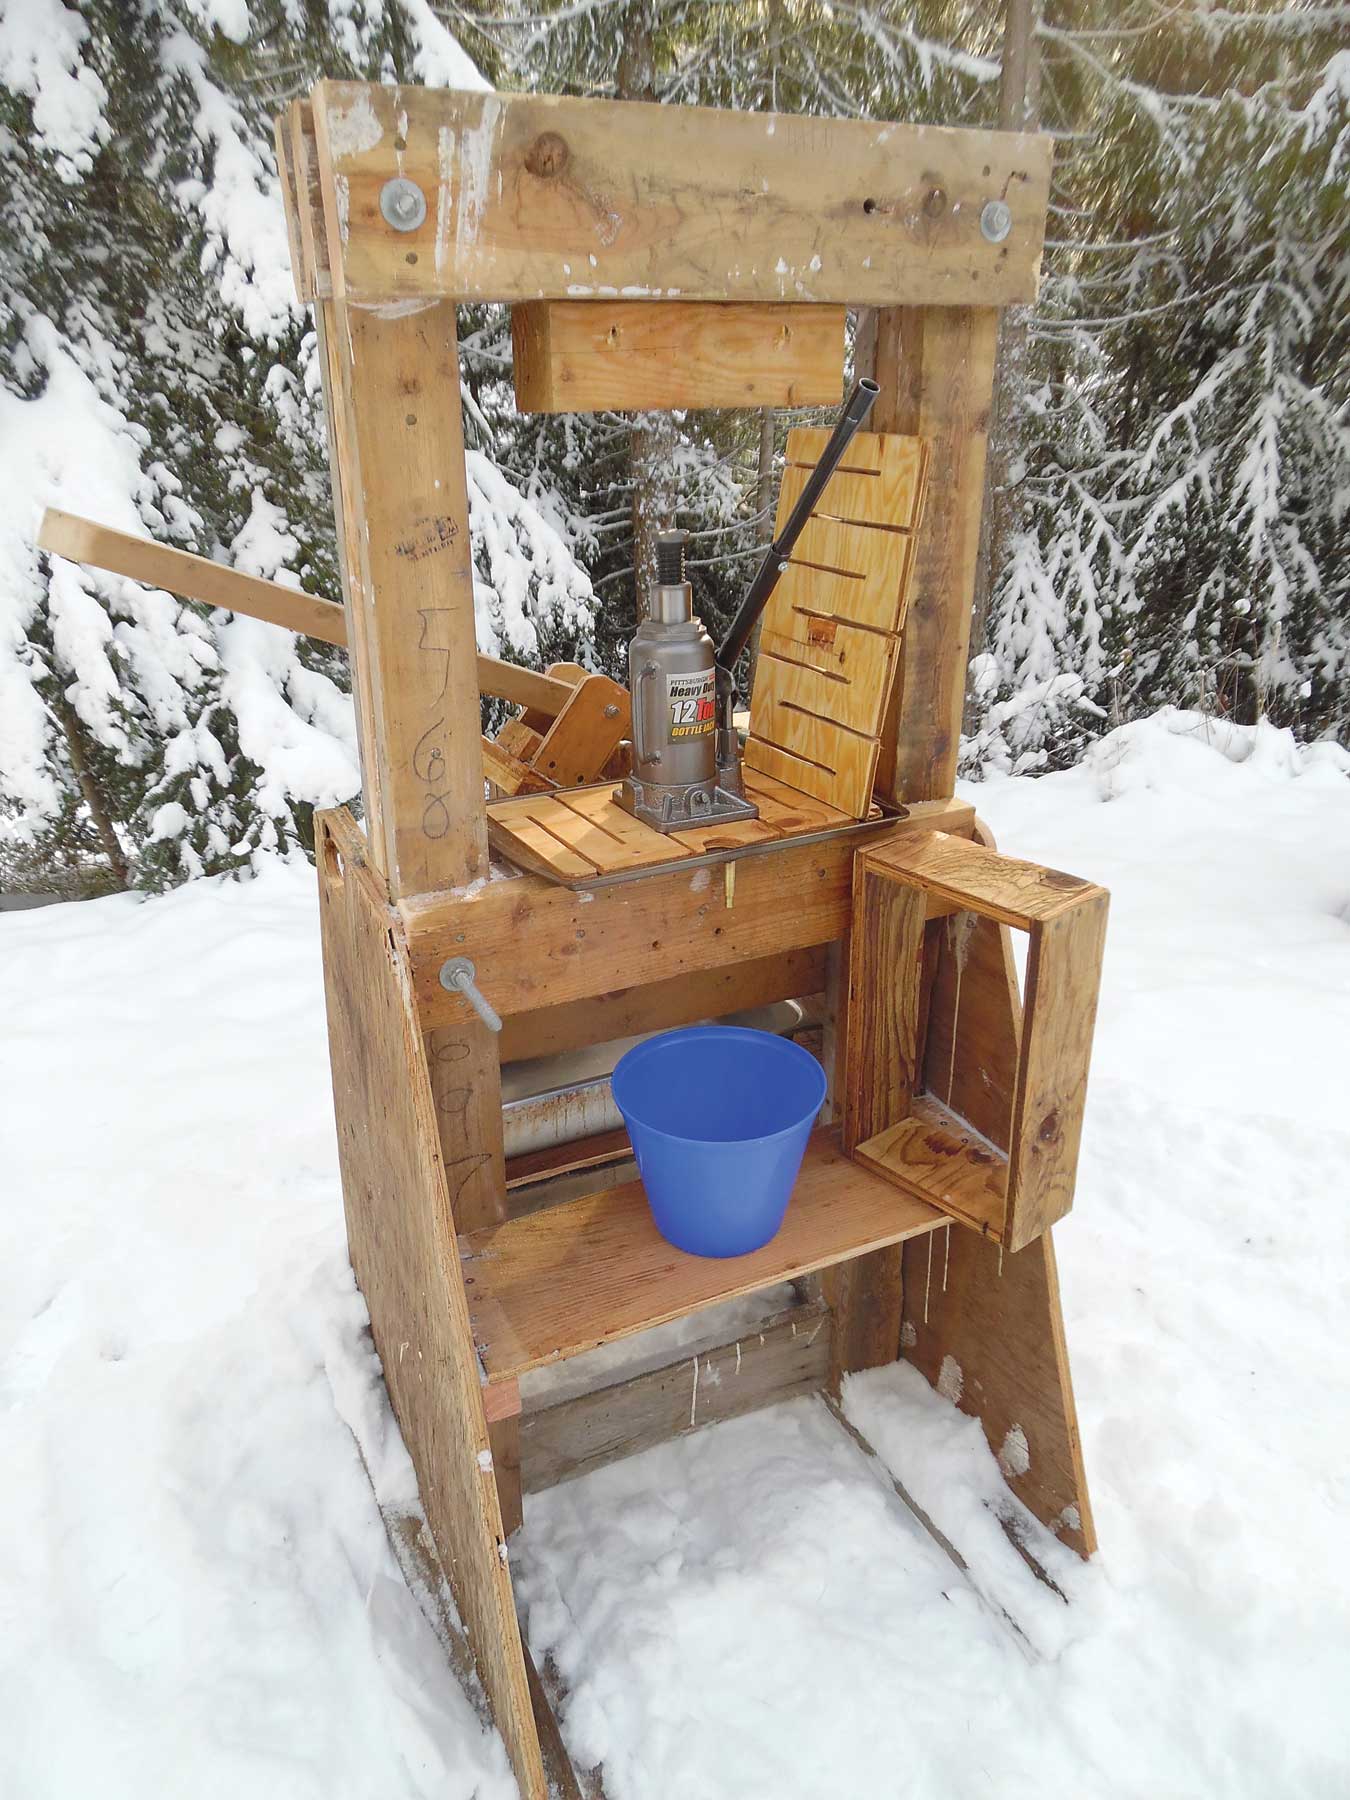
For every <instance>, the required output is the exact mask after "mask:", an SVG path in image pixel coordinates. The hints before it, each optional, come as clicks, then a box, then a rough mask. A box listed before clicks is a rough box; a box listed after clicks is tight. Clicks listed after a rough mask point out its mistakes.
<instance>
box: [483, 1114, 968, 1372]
mask: <svg viewBox="0 0 1350 1800" xmlns="http://www.w3.org/2000/svg"><path fill="white" fill-rule="evenodd" d="M943 1222H944V1215H943V1214H941V1213H939V1212H938V1211H937V1209H936V1208H935V1207H931V1206H927V1205H925V1203H924V1202H923V1201H921V1200H913V1199H911V1198H910V1197H909V1196H908V1195H906V1194H902V1193H901V1192H900V1191H899V1190H898V1189H897V1188H894V1187H891V1186H890V1185H889V1184H888V1183H887V1182H884V1181H881V1180H879V1179H878V1178H877V1177H876V1176H874V1175H870V1174H869V1173H868V1172H867V1171H866V1170H863V1169H860V1168H859V1167H858V1166H857V1164H856V1163H853V1162H851V1161H850V1160H849V1159H848V1158H847V1157H846V1156H844V1154H843V1153H842V1151H841V1150H840V1149H839V1147H838V1144H837V1143H836V1142H835V1139H834V1136H833V1134H832V1133H831V1132H829V1131H825V1130H822V1131H818V1132H817V1133H816V1134H815V1135H814V1136H813V1138H812V1140H811V1143H810V1146H809V1147H808V1150H807V1154H806V1160H805V1161H804V1162H803V1164H802V1171H801V1174H800V1175H799V1177H798V1179H797V1185H796V1187H795V1188H794V1190H793V1194H792V1199H791V1201H790V1203H789V1205H788V1210H787V1216H786V1218H785V1219H784V1222H783V1226H782V1229H781V1230H780V1231H779V1233H778V1235H777V1236H776V1237H775V1238H774V1239H773V1240H772V1241H771V1242H770V1243H768V1244H766V1245H765V1246H764V1248H763V1249H762V1250H756V1251H753V1252H752V1253H751V1254H750V1255H748V1256H737V1257H729V1258H725V1259H722V1258H716V1257H702V1256H686V1255H684V1254H683V1253H682V1252H681V1251H679V1250H676V1249H674V1248H672V1246H671V1245H669V1244H668V1243H666V1241H665V1239H664V1238H663V1237H662V1236H661V1235H660V1233H659V1232H658V1231H657V1229H656V1226H655V1225H654V1224H653V1223H652V1217H651V1211H650V1209H649V1207H648V1205H647V1200H646V1196H645V1194H644V1193H643V1191H642V1184H641V1182H638V1181H634V1182H629V1183H626V1184H625V1185H624V1186H622V1187H617V1188H611V1189H609V1190H607V1191H606V1192H604V1193H601V1194H596V1195H592V1196H590V1197H588V1198H586V1199H583V1200H573V1201H571V1202H569V1203H568V1204H567V1205H566V1206H555V1207H550V1208H548V1210H546V1211H544V1212H539V1213H532V1214H530V1215H529V1216H527V1217H525V1218H521V1219H512V1220H509V1221H507V1223H505V1224H503V1225H498V1226H495V1227H492V1228H490V1229H489V1230H486V1231H480V1232H474V1233H472V1234H471V1235H469V1236H468V1237H466V1238H465V1239H463V1240H462V1243H461V1251H462V1255H463V1262H464V1279H465V1287H466V1290H467V1292H468V1296H469V1310H470V1313H471V1316H472V1318H473V1331H474V1339H475V1342H477V1343H478V1344H479V1346H480V1348H481V1350H482V1355H483V1360H484V1362H485V1363H486V1365H487V1370H488V1374H489V1376H490V1377H491V1378H492V1379H493V1380H510V1379H511V1378H513V1377H514V1376H517V1375H520V1374H522V1373H523V1372H524V1371H525V1370H526V1369H533V1368H538V1367H540V1366H541V1365H542V1364H544V1363H549V1362H555V1361H558V1360H559V1359H561V1358H563V1357H567V1356H575V1355H577V1354H578V1353H579V1352H581V1351H583V1350H591V1349H594V1348H595V1347H596V1345H598V1344H605V1343H611V1342H613V1341H614V1340H615V1339H616V1338H621V1337H627V1336H629V1335H631V1334H632V1333H633V1332H637V1331H643V1330H646V1329H647V1328H648V1327H649V1326H652V1325H659V1324H662V1323H664V1322H665V1321H666V1320H669V1319H678V1318H682V1317H684V1316H685V1315H686V1314H688V1313H691V1312H697V1311H699V1310H700V1309H701V1308H703V1307H705V1306H711V1305H713V1304H714V1303H715V1302H717V1301H719V1300H729V1299H732V1298H733V1297H734V1296H736V1295H738V1294H748V1293H751V1292H752V1291H753V1290H754V1289H756V1288H761V1287H767V1286H769V1285H770V1284H771V1283H773V1282H776V1281H787V1280H790V1279H792V1278H793V1277H794V1276H797V1275H803V1274H806V1273H808V1272H809V1271H810V1270H813V1269H819V1268H824V1267H827V1266H828V1265H829V1264H831V1263H835V1262H839V1261H841V1260H842V1259H843V1258H845V1257H848V1256H853V1255H856V1254H857V1253H858V1252H859V1251H862V1250H871V1249H876V1248H877V1247H878V1246H880V1245H882V1244H896V1243H900V1242H902V1241H903V1240H904V1239H905V1238H907V1237H911V1236H915V1235H918V1234H920V1233H922V1232H926V1231H932V1230H935V1229H936V1228H937V1226H938V1225H939V1224H941V1223H943Z"/></svg>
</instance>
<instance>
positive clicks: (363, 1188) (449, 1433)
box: [317, 814, 546, 1800]
mask: <svg viewBox="0 0 1350 1800" xmlns="http://www.w3.org/2000/svg"><path fill="white" fill-rule="evenodd" d="M330 816H331V815H323V814H321V815H320V816H319V820H318V825H317V849H318V868H319V894H320V902H321V904H320V916H321V920H322V926H323V947H324V979H325V985H326V988H327V999H328V1028H329V1045H330V1049H331V1052H332V1062H333V1092H334V1103H335V1108H336V1113H337V1122H338V1153H339V1159H340V1162H341V1167H342V1189H343V1199H344V1203H345V1206H346V1214H347V1236H348V1241H349V1243H350V1246H351V1254H352V1263H353V1266H354V1268H355V1270H356V1274H357V1279H358V1280H359V1282H360V1284H361V1288H362V1292H363V1293H364V1294H365V1296H366V1300H367V1303H368V1305H369V1307H370V1315H371V1326H372V1330H373V1333H374V1338H375V1346H376V1349H377V1350H378V1351H379V1353H380V1357H381V1360H382V1362H383V1365H384V1377H385V1381H386V1383H387V1385H388V1388H389V1393H390V1398H391V1400H392V1401H393V1406H394V1411H395V1413H396V1415H397V1417H398V1420H399V1424H400V1426H401V1428H402V1432H403V1439H404V1442H405V1443H406V1444H407V1446H408V1450H409V1452H410V1454H411V1456H412V1459H413V1463H414V1466H415V1467H416V1470H417V1476H418V1487H419V1492H420V1494H421V1497H422V1502H423V1505H424V1506H425V1507H426V1511H427V1516H428V1519H429V1521H430V1523H431V1527H432V1531H433V1533H434V1535H435V1539H436V1543H437V1546H438V1548H439V1550H440V1552H441V1556H442V1559H443V1561H444V1563H445V1566H446V1568H447V1570H448V1571H449V1573H450V1579H451V1582H452V1584H453V1586H454V1592H455V1600H456V1603H457V1605H458V1607H459V1611H460V1616H461V1617H462V1618H463V1620H464V1622H465V1625H466V1627H467V1629H468V1633H469V1637H470V1642H471V1645H472V1649H473V1653H474V1657H475V1660H476V1662H477V1666H478V1670H479V1673H480V1675H481V1677H482V1681H483V1686H484V1688H485V1690H486V1692H487V1695H488V1698H489V1700H490V1702H491V1704H492V1709H493V1714H494V1717H495V1719H496V1721H497V1724H498V1726H499V1728H500V1730H501V1733H502V1736H503V1738H504V1739H505V1741H506V1746H507V1750H508V1753H509V1755H510V1757H511V1762H512V1767H513V1768H514V1770H515V1773H516V1778H517V1780H518V1781H519V1783H520V1786H521V1790H522V1792H523V1793H524V1794H526V1795H528V1796H530V1800H544V1795H545V1793H546V1788H545V1782H544V1773H543V1766H542V1763H541V1762H540V1758H539V1747H538V1740H537V1738H536V1736H535V1730H534V1723H533V1718H532V1714H531V1711H530V1700H529V1692H528V1689H527V1685H526V1680H525V1668H524V1662H523V1659H522V1656H521V1644H520V1633H519V1629H518V1627H517V1624H516V1617H515V1607H514V1601H513V1598H512V1593H511V1579H510V1576H509V1574H508V1572H507V1566H506V1558H505V1554H504V1552H505V1531H504V1529H503V1523H502V1515H501V1509H500V1504H499V1501H498V1496H497V1486H496V1482H495V1480H494V1476H493V1470H492V1462H491V1457H490V1455H489V1435H488V1425H487V1420H486V1417H485V1415H484V1410H483V1400H482V1390H481V1387H480V1383H479V1374H478V1365H477V1359H476V1355H475V1351H474V1343H473V1336H472V1332H471V1329H470V1324H469V1315H468V1311H467V1307H466V1304H465V1295H464V1289H463V1285H462V1283H461V1281H460V1276H459V1265H458V1258H457V1256H456V1245H455V1214H454V1211H453V1199H452V1192H451V1189H450V1187H448V1186H447V1182H446V1176H445V1172H444V1171H443V1169H442V1164H441V1152H440V1145H439V1142H438V1135H439V1134H438V1131H437V1125H436V1119H435V1116H434V1111H433V1100H432V1086H431V1082H430V1079H429V1076H428V1070H427V1066H426V1062H425V1060H424V1058H423V1053H422V1043H421V1028H420V1022H419V1020H418V1018H417V1013H416V1009H415V1006H414V1003H413V997H412V986H411V981H410V978H409V969H408V962H407V955H406V951H405V950H404V949H403V946H402V941H401V936H400V934H399V933H398V931H397V929H396V927H397V920H396V917H395V915H394V914H393V913H392V912H391V910H390V908H389V906H388V902H387V900H386V899H385V898H384V896H383V893H382V891H381V888H380V886H379V884H378V882H377V880H376V879H375V878H374V877H373V876H372V874H371V872H370V871H369V870H368V869H367V868H366V867H365V865H364V863H363V862H362V861H361V860H359V858H358V857H357V856H355V855H349V854H347V853H345V852H344V850H343V849H342V847H341V846H340V845H339V843H338V842H337V841H336V840H335V839H334V837H333V836H332V835H331V833H330V832H329V830H328V825H327V819H328V817H330ZM353 849H354V846H352V845H351V844H350V843H348V845H347V851H351V850H353Z"/></svg>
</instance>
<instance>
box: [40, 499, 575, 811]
mask: <svg viewBox="0 0 1350 1800" xmlns="http://www.w3.org/2000/svg"><path fill="white" fill-rule="evenodd" d="M37 544H38V549H39V550H47V551H49V552H50V553H51V554H52V555H54V556H64V557H66V558H67V560H68V561H70V562H79V563H91V564H92V565H93V566H94V567H95V568H96V569H106V570H108V572H109V573H110V574H113V575H124V576H126V577H127V579H128V580H130V581H143V582H145V583H146V584H147V586H150V587H160V588H167V590H168V591H169V592H170V593H171V594H178V595H180V596H181V597H182V598H183V599H184V600H196V601H199V602H200V603H201V604H202V605H203V606H223V607H225V608H226V609H227V610H228V611H230V612H236V613H246V614H247V615H248V617H249V618H250V619H262V620H264V621H265V623H267V624H268V625H280V626H282V627H283V628H284V629H285V630H287V631H296V632H299V633H301V634H302V635H303V636H305V637H312V638H318V639H319V640H320V642H322V643H325V644H338V645H340V646H341V647H342V648H343V649H345V648H346V647H347V619H346V615H345V614H344V612H343V609H342V608H341V607H340V606H338V605H336V604H335V603H334V602H333V601H332V600H323V599H320V598H319V596H318V595H317V594H306V593H303V592H302V591H301V590H300V589H299V588H291V587H286V586H284V585H283V583H281V582H279V581H266V580H264V579H263V577H262V576H260V575H245V574H244V573H243V572H242V571H241V570H239V569H232V568H230V567H229V566H228V565H227V564H225V563H218V562H212V561H211V560H210V559H209V558H208V557H205V556H194V555H192V553H191V552H190V551H187V550H175V549H174V548H172V546H171V545H169V544H161V543H158V542H157V541H156V540H155V539H154V538H147V537H137V536H136V535H135V534H134V533H132V532H129V531H116V530H114V529H113V527H112V526H111V525H100V524H98V523H97V522H96V521H95V520H93V519H82V518H81V517H80V516H79V515H78V514H77V513H68V512H62V511H61V510H60V509H59V508H57V507H54V506H51V507H48V508H47V511H46V512H45V513H44V514H43V515H42V524H41V526H40V528H39V530H38V535H37ZM478 687H479V691H480V693H484V694H491V695H492V696H493V698H494V699H497V700H506V701H508V702H509V703H510V704H511V705H512V706H526V707H531V708H533V710H534V711H535V712H542V713H547V714H548V716H549V717H550V718H551V719H552V718H556V717H557V716H558V714H559V713H560V712H561V711H562V709H563V708H564V707H565V706H566V704H567V702H568V701H569V700H570V699H571V698H572V696H573V694H574V693H575V692H576V689H575V688H574V687H573V686H572V684H571V683H570V682H567V681H559V680H558V679H557V678H556V676H553V675H541V674H539V673H538V671H537V670H535V669H524V668H521V666H520V665H519V664H518V663H508V662H501V661H499V659H498V658H497V657H495V656H480V657H479V658H478ZM544 785H545V786H547V785H548V784H547V783H545V784H544Z"/></svg>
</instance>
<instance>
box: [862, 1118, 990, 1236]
mask: <svg viewBox="0 0 1350 1800" xmlns="http://www.w3.org/2000/svg"><path fill="white" fill-rule="evenodd" d="M853 1154H854V1155H855V1156H856V1157H857V1159H858V1161H859V1162H860V1163H862V1164H863V1165H864V1166H865V1167H866V1168H869V1169H875V1170H876V1171H877V1173H878V1174H879V1175H887V1176H889V1177H890V1178H891V1179H892V1180H894V1181H898V1182H899V1183H900V1184H901V1185H902V1186H903V1187H906V1188H908V1189H909V1190H910V1192H911V1193H914V1194H918V1195H920V1196H921V1197H922V1198H924V1199H925V1200H928V1201H931V1203H932V1204H933V1205H934V1206H939V1207H941V1208H942V1210H943V1211H944V1212H946V1213H950V1214H951V1215H952V1217H953V1218H958V1219H961V1220H962V1221H963V1222H964V1223H965V1224H967V1225H972V1226H974V1228H975V1229H976V1230H977V1231H979V1232H981V1233H983V1234H984V1235H985V1236H987V1237H991V1238H996V1239H999V1240H1001V1239H1002V1238H1003V1236H1004V1223H1003V1221H1004V1214H1005V1211H1006V1207H1007V1184H1008V1159H1007V1157H1006V1156H1004V1155H1003V1153H1002V1152H1001V1151H1000V1150H998V1149H996V1148H995V1147H994V1145H993V1144H991V1143H990V1142H989V1141H988V1140H987V1139H986V1138H982V1137H981V1136H980V1135H979V1133H978V1132H975V1131H972V1130H971V1129H970V1127H969V1126H968V1125H967V1124H966V1122H965V1121H964V1120H963V1119H960V1118H958V1117H957V1115H956V1114H955V1113H953V1112H950V1111H948V1109H947V1108H946V1107H945V1106H942V1105H940V1104H939V1103H938V1102H937V1101H935V1100H932V1099H930V1098H929V1097H927V1096H926V1095H918V1096H916V1097H915V1098H914V1099H913V1100H912V1101H911V1102H910V1106H909V1112H908V1114H907V1116H906V1117H905V1118H903V1119H901V1120H900V1121H899V1122H898V1123H897V1124H894V1125H889V1126H887V1127H886V1129H885V1130H884V1131H880V1132H878V1133H877V1135H876V1136H875V1137H871V1138H868V1139H867V1140H866V1141H865V1142H863V1143H860V1144H859V1145H858V1146H857V1148H856V1149H855V1150H854V1152H853Z"/></svg>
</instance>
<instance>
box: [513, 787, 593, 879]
mask: <svg viewBox="0 0 1350 1800" xmlns="http://www.w3.org/2000/svg"><path fill="white" fill-rule="evenodd" d="M508 804H510V803H507V804H501V805H498V806H494V807H493V809H492V816H493V818H494V819H499V820H500V821H501V822H502V828H503V830H506V831H509V833H510V838H509V842H510V845H511V848H512V851H513V852H514V853H515V854H518V855H520V854H522V853H523V854H524V856H525V857H526V858H527V859H529V860H533V861H534V862H535V863H537V864H538V866H539V867H540V868H541V869H542V870H543V871H544V872H545V873H546V874H549V875H561V876H577V877H582V878H590V877H592V876H595V875H598V874H599V873H600V869H599V865H598V864H597V863H595V862H594V861H593V860H592V859H591V858H590V857H589V856H587V855H586V854H585V853H584V852H582V851H580V850H577V849H575V848H574V847H573V846H572V845H571V844H570V843H569V842H568V841H567V839H566V838H563V837H559V836H557V835H556V833H555V832H553V831H551V830H550V829H549V828H548V826H547V825H546V824H540V823H539V816H538V815H537V814H536V813H535V811H534V809H533V807H532V806H528V805H526V804H525V801H524V800H523V799H522V800H520V801H518V802H516V803H515V804H510V810H509V811H508V810H507V805H508ZM552 804H553V805H554V806H555V807H556V802H554V803H552ZM551 816H553V815H552V814H550V813H549V812H547V811H546V812H545V813H544V814H543V817H544V818H545V819H548V818H549V817H551ZM571 817H572V815H570V814H568V815H567V816H566V817H565V818H564V819H563V824H564V826H565V827H566V826H568V825H569V824H570V821H571ZM555 822H556V821H555Z"/></svg>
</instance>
